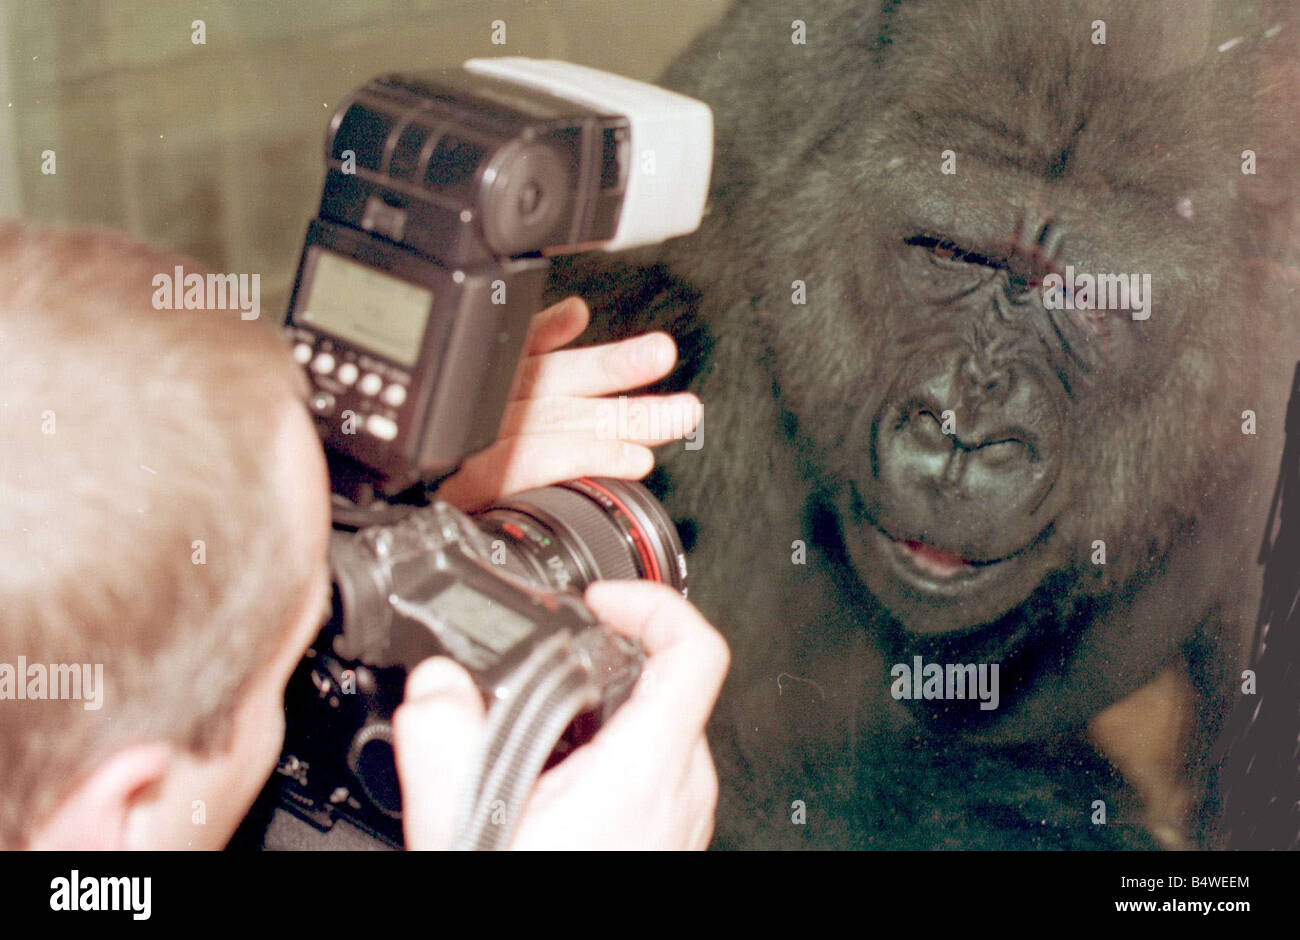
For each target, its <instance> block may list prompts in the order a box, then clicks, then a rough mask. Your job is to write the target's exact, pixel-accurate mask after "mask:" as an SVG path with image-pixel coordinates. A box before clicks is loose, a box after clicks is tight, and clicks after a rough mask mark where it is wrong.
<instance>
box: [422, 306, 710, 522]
mask: <svg viewBox="0 0 1300 940" xmlns="http://www.w3.org/2000/svg"><path fill="white" fill-rule="evenodd" d="M590 315H591V314H590V310H589V309H588V307H587V304H586V302H585V301H583V300H582V299H581V298H578V297H570V298H568V299H566V300H563V301H561V302H560V303H558V304H555V305H554V306H553V307H549V308H547V309H546V310H543V311H542V312H541V313H539V314H537V316H536V317H534V318H533V323H532V327H531V330H530V335H529V340H528V345H527V353H526V356H525V358H524V361H523V364H522V366H521V367H520V370H519V375H518V378H517V379H516V382H515V387H514V389H513V391H512V392H511V395H510V402H509V404H508V405H507V406H506V411H505V416H504V418H503V419H502V422H501V430H500V432H499V433H498V435H497V439H496V441H495V442H494V443H493V444H492V445H490V446H489V447H487V448H486V449H484V450H482V451H480V452H479V453H477V454H474V455H473V456H471V457H469V458H468V459H467V460H466V461H465V462H464V464H462V465H461V468H460V470H458V471H457V472H456V473H455V474H453V475H452V476H450V477H448V478H447V480H445V481H444V482H443V484H442V485H441V486H440V487H439V488H438V494H437V495H438V496H439V497H440V498H442V499H445V500H447V501H448V502H449V503H452V504H453V505H455V506H456V507H458V508H460V509H462V510H464V511H466V512H472V511H474V510H475V509H479V508H481V507H482V506H483V505H485V504H486V503H489V502H491V501H492V500H494V499H499V498H501V497H503V496H507V495H510V494H513V493H518V492H521V491H523V490H528V489H532V488H534V487H538V486H548V485H550V484H552V483H559V482H562V481H564V480H572V479H574V478H576V477H580V476H604V477H617V478H620V479H625V480H639V479H641V478H642V477H644V476H645V475H646V474H647V473H649V472H650V471H651V469H653V467H654V454H653V453H651V451H650V448H651V447H652V446H656V445H658V444H666V443H668V442H669V441H672V440H676V439H677V438H680V437H682V436H683V435H685V434H689V433H690V432H691V431H693V430H694V429H695V427H696V426H697V425H698V424H699V415H700V402H699V399H698V398H696V397H695V396H694V395H692V394H690V393H689V392H683V393H680V394H676V395H641V396H635V397H629V399H628V407H629V408H632V407H637V406H640V407H644V408H653V409H661V413H662V414H664V415H668V416H670V419H666V420H664V421H661V422H658V424H659V427H660V428H663V429H664V430H663V431H661V434H668V435H669V436H660V437H653V438H650V437H643V438H639V439H634V438H632V437H631V436H630V434H629V433H628V430H629V429H627V428H620V427H618V426H617V423H616V422H611V421H608V420H604V421H602V410H603V414H604V416H605V417H606V418H608V416H609V414H610V412H609V409H611V408H613V407H615V404H616V399H611V398H605V397H603V396H606V395H614V394H617V393H621V392H626V391H630V390H632V389H636V388H641V387H642V386H645V385H648V384H649V383H651V382H654V381H657V380H658V379H661V378H663V377H664V376H665V375H667V374H668V372H669V371H670V370H671V369H672V367H673V364H674V363H675V362H676V361H677V347H676V344H674V343H673V340H672V337H670V336H669V335H668V334H667V333H647V334H645V335H643V336H636V337H633V338H631V339H626V340H622V341H621V342H617V343H607V344H604V345H600V346H589V347H584V348H579V349H565V350H561V349H560V347H562V346H564V345H565V344H567V343H570V342H572V341H573V340H574V339H576V338H577V337H578V336H579V334H581V333H582V331H583V330H584V329H586V327H587V322H588V320H589V319H590ZM611 429H612V433H611Z"/></svg>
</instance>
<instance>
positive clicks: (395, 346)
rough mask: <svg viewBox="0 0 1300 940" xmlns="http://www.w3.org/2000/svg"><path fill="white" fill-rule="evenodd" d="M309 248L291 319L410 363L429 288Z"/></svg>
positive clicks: (425, 319) (414, 356)
mask: <svg viewBox="0 0 1300 940" xmlns="http://www.w3.org/2000/svg"><path fill="white" fill-rule="evenodd" d="M312 254H313V256H314V257H313V259H312V260H313V274H312V277H311V282H310V283H311V286H310V293H309V295H308V297H307V303H306V304H305V306H304V307H303V308H302V309H301V311H300V312H299V313H298V314H296V315H295V317H294V319H295V320H299V321H301V322H303V323H310V324H311V325H312V326H316V327H319V328H320V329H322V330H325V331H326V332H328V333H333V334H334V335H335V336H338V337H340V338H341V339H344V340H347V341H348V342H351V343H355V344H356V345H358V346H362V347H364V348H366V349H368V350H370V351H372V352H374V353H376V354H377V355H380V356H383V357H385V358H386V359H391V360H393V361H394V362H396V363H399V364H400V365H403V366H406V367H407V368H408V369H409V368H411V367H413V366H414V365H415V362H416V360H417V359H419V357H420V342H421V340H422V339H423V338H424V327H425V324H426V323H428V321H429V311H430V310H431V309H432V307H433V291H431V290H428V289H426V288H423V287H417V286H416V285H414V284H410V283H407V282H406V281H401V280H398V279H397V278H395V277H393V276H392V275H389V274H385V273H383V272H382V271H376V270H375V269H374V268H368V267H366V266H365V265H364V264H358V263H357V262H355V261H351V260H349V259H347V258H344V257H342V256H341V255H336V254H334V253H332V252H329V251H322V250H321V249H319V248H316V249H313V251H312Z"/></svg>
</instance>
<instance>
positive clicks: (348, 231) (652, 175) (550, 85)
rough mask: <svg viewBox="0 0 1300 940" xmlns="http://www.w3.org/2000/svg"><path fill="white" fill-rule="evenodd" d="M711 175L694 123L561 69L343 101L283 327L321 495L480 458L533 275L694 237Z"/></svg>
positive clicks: (502, 69)
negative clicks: (296, 367) (597, 255)
mask: <svg viewBox="0 0 1300 940" xmlns="http://www.w3.org/2000/svg"><path fill="white" fill-rule="evenodd" d="M711 164H712V114H711V112H710V111H709V109H708V107H707V106H706V105H704V104H702V103H701V102H698V101H695V100H693V99H691V98H686V97H684V96H682V95H678V94H675V93H673V92H669V91H667V90H664V89H661V88H656V87H654V86H652V85H648V84H645V83H643V82H637V81H634V80H632V79H628V78H624V77H622V76H617V75H611V74H609V73H606V72H601V71H597V70H595V69H589V68H584V67H582V66H576V65H572V64H569V63H565V62H557V61H544V60H532V59H522V58H501V59H471V60H470V61H468V62H466V63H465V65H464V67H463V68H459V69H448V70H444V71H440V72H431V73H427V74H394V75H385V76H381V77H379V78H376V79H374V80H373V81H370V82H368V83H367V84H366V85H364V86H363V87H361V88H360V89H358V90H357V91H356V92H354V93H353V95H352V96H351V97H350V98H349V99H348V100H346V101H345V102H344V103H343V104H342V105H341V106H340V107H339V108H338V110H337V111H336V113H335V114H334V116H333V118H332V119H331V121H330V126H329V132H328V134H327V139H326V178H325V187H324V192H323V194H322V198H321V205H320V211H319V213H318V215H317V217H316V218H315V219H313V220H312V222H311V224H310V226H309V227H308V232H307V237H306V240H305V244H304V247H303V253H302V258H301V260H300V262H299V266H298V274H297V278H296V280H295V283H294V290H293V295H292V298H291V300H290V303H289V310H288V314H287V316H286V331H287V333H288V335H289V338H290V340H291V342H292V344H293V349H294V356H295V357H296V358H297V360H298V361H299V363H300V364H301V365H302V366H303V367H304V369H305V370H306V372H307V375H308V377H309V379H310V382H311V389H312V393H311V397H310V401H309V403H310V407H311V409H312V411H313V412H314V414H315V418H316V423H317V428H318V430H319V431H320V434H321V436H322V438H323V439H324V441H325V443H326V446H327V449H328V450H329V452H330V456H331V472H332V474H333V475H334V477H335V483H336V490H340V491H345V492H348V493H349V495H353V494H354V493H355V492H356V491H357V490H358V489H359V488H371V489H373V490H376V491H378V492H379V493H382V494H384V495H393V494H395V493H398V492H400V491H401V490H403V489H406V488H408V487H410V486H411V485H413V484H415V483H417V482H419V481H420V480H422V479H431V478H435V477H438V476H441V475H444V474H446V473H448V472H450V471H451V470H453V469H454V468H455V467H456V466H457V465H458V464H459V463H460V461H461V460H463V459H464V458H465V457H466V456H468V455H469V454H471V453H474V452H475V451H477V450H480V449H482V448H483V447H486V446H487V445H488V444H490V443H491V442H492V440H493V439H494V438H495V437H496V433H497V429H498V426H499V424H500V421H501V416H502V414H503V412H504V409H505V404H506V398H507V396H508V394H509V390H510V386H511V383H512V381H513V379H514V375H515V372H516V370H517V368H518V364H519V360H520V357H521V354H522V351H523V344H524V340H525V337H526V335H527V330H528V324H529V321H530V319H531V317H532V315H533V314H535V313H537V312H538V309H539V304H540V301H541V296H542V292H543V289H544V287H545V280H546V274H547V271H548V269H549V262H548V261H547V258H548V257H549V256H552V255H556V254H564V253H571V252H576V251H583V250H589V249H595V248H600V249H604V250H607V251H615V250H621V249H625V248H631V247H635V246H637V245H643V244H648V243H653V242H657V241H660V240H662V239H665V238H670V237H673V236H677V235H683V234H687V233H689V232H691V231H694V230H695V229H696V228H697V227H698V226H699V222H700V218H701V216H702V214H703V210H704V203H705V198H706V195H707V192H708V185H709V169H710V166H711Z"/></svg>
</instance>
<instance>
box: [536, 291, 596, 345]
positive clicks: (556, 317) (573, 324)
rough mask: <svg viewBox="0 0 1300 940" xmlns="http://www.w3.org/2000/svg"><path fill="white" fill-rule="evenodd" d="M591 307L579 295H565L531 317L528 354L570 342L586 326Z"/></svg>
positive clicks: (580, 333) (589, 317) (589, 318)
mask: <svg viewBox="0 0 1300 940" xmlns="http://www.w3.org/2000/svg"><path fill="white" fill-rule="evenodd" d="M590 320H591V309H590V308H589V307H588V306H587V302H586V301H585V300H583V299H582V298H581V297H566V298H564V300H561V301H560V302H559V303H557V304H553V305H552V306H550V307H547V308H546V309H545V310H543V311H542V312H541V313H539V314H537V315H536V316H534V317H533V322H532V323H531V324H530V326H529V334H528V352H527V355H529V356H540V355H542V354H544V353H548V352H550V351H551V350H553V349H559V348H560V347H561V346H563V345H565V344H566V343H571V342H573V341H574V340H575V339H577V338H578V337H579V336H581V335H582V331H583V330H585V329H586V328H587V323H588V322H590Z"/></svg>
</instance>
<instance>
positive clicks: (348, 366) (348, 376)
mask: <svg viewBox="0 0 1300 940" xmlns="http://www.w3.org/2000/svg"><path fill="white" fill-rule="evenodd" d="M335 378H337V379H338V380H339V381H340V382H342V383H343V384H344V385H351V384H352V383H353V382H355V381H356V380H357V367H356V364H355V363H351V362H345V363H343V365H341V366H339V371H338V374H337V375H336V376H335Z"/></svg>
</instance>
